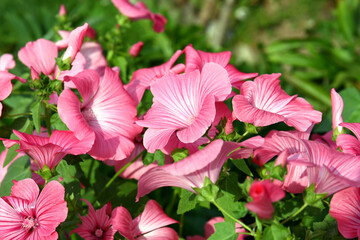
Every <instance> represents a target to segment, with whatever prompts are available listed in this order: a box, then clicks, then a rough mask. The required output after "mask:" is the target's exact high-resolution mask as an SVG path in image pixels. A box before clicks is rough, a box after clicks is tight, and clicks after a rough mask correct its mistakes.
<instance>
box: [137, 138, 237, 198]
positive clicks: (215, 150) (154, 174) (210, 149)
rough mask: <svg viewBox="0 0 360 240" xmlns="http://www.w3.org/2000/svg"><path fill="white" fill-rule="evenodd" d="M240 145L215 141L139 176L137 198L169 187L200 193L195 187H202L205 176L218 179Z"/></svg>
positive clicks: (214, 179) (213, 179) (214, 180)
mask: <svg viewBox="0 0 360 240" xmlns="http://www.w3.org/2000/svg"><path fill="white" fill-rule="evenodd" d="M239 146H240V145H239V144H238V143H234V142H224V141H222V140H219V139H218V140H214V141H213V142H211V143H210V144H209V145H207V146H206V147H204V148H203V149H201V150H199V151H197V152H195V153H193V154H191V155H190V156H188V157H186V158H184V159H183V160H181V161H179V162H175V163H173V164H167V165H164V166H159V167H154V168H152V169H150V170H148V171H147V172H146V173H145V174H143V175H142V176H141V177H140V179H139V182H138V193H137V196H136V200H137V201H138V200H139V198H140V197H142V196H144V195H146V194H148V193H150V192H152V191H153V190H155V189H157V188H160V187H165V186H174V187H180V188H184V189H186V190H189V191H191V192H193V193H196V192H195V190H194V189H193V188H194V187H196V188H202V186H203V184H204V180H205V177H208V178H209V179H210V180H211V181H212V182H213V183H215V182H216V180H217V179H218V177H219V173H220V170H221V168H222V166H223V164H224V163H225V161H226V160H227V159H228V158H229V157H232V155H231V156H227V155H228V154H229V153H230V152H231V151H233V150H235V149H236V148H238V147H239ZM232 154H236V152H235V153H232Z"/></svg>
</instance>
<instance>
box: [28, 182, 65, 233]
mask: <svg viewBox="0 0 360 240" xmlns="http://www.w3.org/2000/svg"><path fill="white" fill-rule="evenodd" d="M64 197H65V188H64V187H63V186H62V185H61V184H60V183H59V182H57V181H51V182H49V183H48V184H46V186H45V188H44V189H43V190H42V191H41V193H40V196H39V198H38V200H37V202H36V205H35V212H36V217H37V220H38V222H39V228H38V229H37V231H38V233H39V235H43V236H49V235H51V234H52V233H53V232H54V231H55V229H56V227H57V226H58V225H59V224H60V223H61V222H63V221H65V219H66V217H67V213H68V208H67V206H66V201H64Z"/></svg>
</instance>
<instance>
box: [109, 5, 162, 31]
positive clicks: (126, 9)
mask: <svg viewBox="0 0 360 240" xmlns="http://www.w3.org/2000/svg"><path fill="white" fill-rule="evenodd" d="M112 3H113V4H114V5H115V7H116V8H117V9H118V10H119V11H120V12H121V13H122V14H123V15H125V16H127V17H128V18H129V19H131V20H139V19H150V20H152V21H153V23H154V25H153V29H154V31H155V32H158V33H160V32H163V31H164V28H165V24H166V22H167V20H166V18H165V17H164V16H162V15H160V14H154V13H152V12H151V11H150V10H149V9H148V8H147V6H146V5H145V3H143V2H137V3H136V4H135V5H133V4H131V3H130V1H129V0H112Z"/></svg>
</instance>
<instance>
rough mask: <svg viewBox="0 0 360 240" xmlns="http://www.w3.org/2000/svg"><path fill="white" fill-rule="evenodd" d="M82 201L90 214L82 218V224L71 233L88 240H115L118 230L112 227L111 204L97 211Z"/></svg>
mask: <svg viewBox="0 0 360 240" xmlns="http://www.w3.org/2000/svg"><path fill="white" fill-rule="evenodd" d="M82 200H83V201H84V202H85V203H86V204H87V205H88V206H89V213H88V215H87V216H80V219H81V224H80V225H78V227H77V228H75V229H74V230H72V231H71V233H77V234H79V235H80V236H81V237H82V238H84V239H86V240H113V239H114V234H115V233H116V230H115V229H114V228H112V227H111V217H110V215H111V204H110V203H108V204H106V205H104V206H103V207H102V208H101V209H98V210H96V211H95V209H94V207H93V206H92V205H91V203H89V202H88V201H87V200H85V199H82Z"/></svg>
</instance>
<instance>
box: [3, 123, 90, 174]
mask: <svg viewBox="0 0 360 240" xmlns="http://www.w3.org/2000/svg"><path fill="white" fill-rule="evenodd" d="M14 133H15V135H16V136H17V137H18V138H20V140H8V139H2V140H3V142H4V144H5V145H6V147H10V146H11V145H14V144H16V143H19V144H20V149H19V150H18V151H19V152H24V153H26V154H27V155H29V157H30V158H31V159H33V160H34V161H35V162H36V163H37V164H38V165H39V167H40V168H41V169H43V167H44V166H45V165H47V166H48V167H49V168H50V169H53V168H54V167H55V166H57V165H58V164H59V162H60V161H61V159H63V158H64V157H65V156H66V155H67V154H73V155H79V154H85V153H87V152H88V151H89V150H90V148H91V145H92V141H91V140H89V139H85V140H84V141H80V140H79V139H77V138H76V137H75V135H74V134H73V133H72V132H71V131H54V132H53V133H52V135H51V137H40V136H35V135H29V134H26V133H22V132H19V131H16V130H14Z"/></svg>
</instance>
